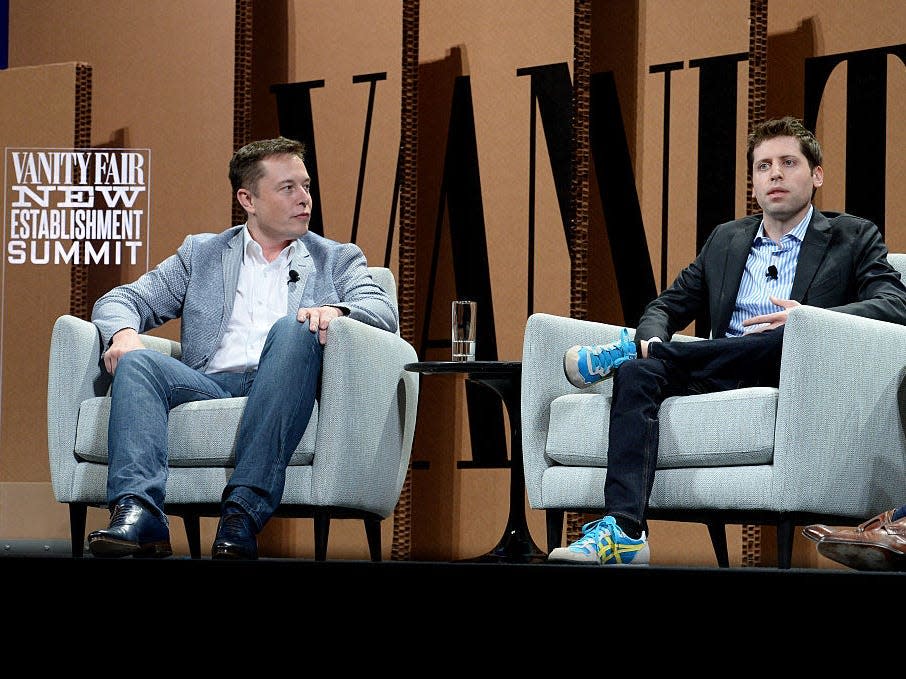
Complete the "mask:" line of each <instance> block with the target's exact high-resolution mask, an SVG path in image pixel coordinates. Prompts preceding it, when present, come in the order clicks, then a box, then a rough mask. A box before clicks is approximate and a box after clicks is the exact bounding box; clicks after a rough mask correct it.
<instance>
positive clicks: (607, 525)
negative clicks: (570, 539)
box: [574, 516, 614, 549]
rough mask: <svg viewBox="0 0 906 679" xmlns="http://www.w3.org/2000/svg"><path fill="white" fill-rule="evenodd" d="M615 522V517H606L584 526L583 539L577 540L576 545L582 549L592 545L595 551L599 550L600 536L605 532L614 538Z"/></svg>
mask: <svg viewBox="0 0 906 679" xmlns="http://www.w3.org/2000/svg"><path fill="white" fill-rule="evenodd" d="M613 522H614V520H613V517H610V516H605V517H603V518H601V519H595V520H594V521H589V522H588V523H586V524H585V525H584V526H582V537H581V538H579V539H578V540H576V542H575V543H574V544H575V545H577V546H579V545H581V546H582V547H585V546H586V545H589V544H591V545H592V546H593V547H594V548H595V549H597V543H598V542H599V539H598V534H599V533H601V532H605V533H609V534H610V535H611V536H612V535H613ZM602 524H603V525H602Z"/></svg>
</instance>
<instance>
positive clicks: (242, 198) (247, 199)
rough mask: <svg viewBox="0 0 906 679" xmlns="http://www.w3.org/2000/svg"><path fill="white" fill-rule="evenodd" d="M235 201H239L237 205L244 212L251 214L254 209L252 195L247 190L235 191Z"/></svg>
mask: <svg viewBox="0 0 906 679" xmlns="http://www.w3.org/2000/svg"><path fill="white" fill-rule="evenodd" d="M236 200H238V201H239V204H240V205H241V206H242V207H243V208H244V209H245V210H246V212H252V211H253V210H254V209H255V208H254V206H253V205H252V194H251V192H250V191H249V190H248V189H237V190H236Z"/></svg>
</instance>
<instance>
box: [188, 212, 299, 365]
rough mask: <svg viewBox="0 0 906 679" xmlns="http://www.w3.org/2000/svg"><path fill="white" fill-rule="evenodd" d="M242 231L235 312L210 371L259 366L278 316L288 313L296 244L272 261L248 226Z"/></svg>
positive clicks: (292, 244)
mask: <svg viewBox="0 0 906 679" xmlns="http://www.w3.org/2000/svg"><path fill="white" fill-rule="evenodd" d="M242 233H243V241H244V247H243V253H242V264H241V266H240V268H239V282H238V284H237V286H236V298H235V299H234V300H233V314H232V315H231V316H230V320H229V323H228V324H227V329H226V332H225V333H224V335H223V339H222V340H221V341H220V346H218V347H217V351H215V352H214V355H213V356H212V357H211V361H210V363H208V366H207V368H206V370H205V372H208V373H217V372H245V371H247V370H255V369H257V367H258V361H259V359H260V358H261V350H262V349H263V348H264V340H265V339H267V333H268V331H270V329H271V326H272V325H273V324H274V323H275V322H276V321H277V319H279V318H282V317H283V316H286V305H287V300H288V295H289V286H288V285H287V281H288V280H289V266H290V262H291V261H292V256H293V251H294V250H295V247H296V244H295V243H291V244H290V245H288V246H287V247H285V248H284V249H283V251H282V252H281V253H280V254H279V255H277V257H276V258H275V259H274V261H272V262H268V261H266V260H265V259H264V253H263V252H262V250H261V246H260V245H258V243H256V242H255V241H254V240H252V237H251V236H250V235H249V232H248V228H247V227H246V228H244V229H243V232H242Z"/></svg>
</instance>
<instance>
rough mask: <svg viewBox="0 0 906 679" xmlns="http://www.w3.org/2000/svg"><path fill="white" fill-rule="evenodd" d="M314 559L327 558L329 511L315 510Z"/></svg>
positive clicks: (322, 559) (321, 559)
mask: <svg viewBox="0 0 906 679" xmlns="http://www.w3.org/2000/svg"><path fill="white" fill-rule="evenodd" d="M314 519H315V561H326V560H327V539H328V537H329V536H330V513H329V512H327V511H323V510H322V511H317V512H315V516H314Z"/></svg>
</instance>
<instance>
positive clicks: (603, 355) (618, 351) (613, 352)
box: [583, 328, 635, 529]
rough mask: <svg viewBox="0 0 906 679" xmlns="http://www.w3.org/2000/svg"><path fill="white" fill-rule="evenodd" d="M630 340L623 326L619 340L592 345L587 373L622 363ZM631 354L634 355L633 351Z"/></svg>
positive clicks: (600, 370) (593, 373) (603, 373)
mask: <svg viewBox="0 0 906 679" xmlns="http://www.w3.org/2000/svg"><path fill="white" fill-rule="evenodd" d="M630 341H631V340H630V339H629V331H628V330H626V328H623V329H622V330H621V331H620V341H619V342H615V343H613V344H602V345H600V346H597V347H594V348H593V349H592V350H591V351H589V352H588V373H589V375H606V374H607V373H608V371H610V370H611V369H612V368H616V367H617V366H619V365H620V364H621V363H623V362H624V361H625V360H626V358H627V355H628V354H627V352H626V350H625V349H624V347H625V346H626V344H627V343H628V342H630ZM632 355H635V352H633V353H632ZM592 523H594V521H592ZM586 525H589V524H586ZM583 529H584V526H583Z"/></svg>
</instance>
